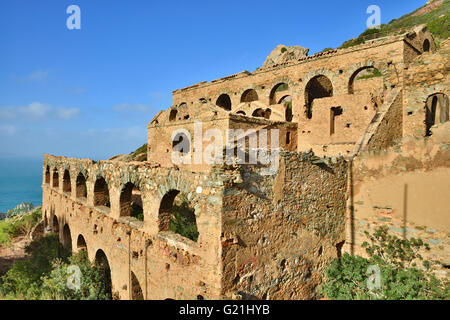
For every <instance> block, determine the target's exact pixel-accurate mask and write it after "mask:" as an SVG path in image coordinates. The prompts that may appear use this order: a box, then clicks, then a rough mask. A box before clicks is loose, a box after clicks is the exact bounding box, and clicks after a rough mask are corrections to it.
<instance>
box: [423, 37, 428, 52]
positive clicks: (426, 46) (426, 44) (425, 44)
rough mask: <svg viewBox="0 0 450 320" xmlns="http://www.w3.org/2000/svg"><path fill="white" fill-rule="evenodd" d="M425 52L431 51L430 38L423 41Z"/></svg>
mask: <svg viewBox="0 0 450 320" xmlns="http://www.w3.org/2000/svg"><path fill="white" fill-rule="evenodd" d="M423 52H430V40H428V39H425V41H424V42H423Z"/></svg>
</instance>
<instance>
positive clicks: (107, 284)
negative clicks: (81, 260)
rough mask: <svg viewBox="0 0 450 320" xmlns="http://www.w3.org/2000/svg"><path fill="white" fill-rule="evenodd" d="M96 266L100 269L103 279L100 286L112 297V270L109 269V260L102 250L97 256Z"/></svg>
mask: <svg viewBox="0 0 450 320" xmlns="http://www.w3.org/2000/svg"><path fill="white" fill-rule="evenodd" d="M95 265H96V266H97V267H98V268H99V269H100V275H101V279H102V280H103V281H100V282H99V284H100V285H101V286H102V289H103V290H102V291H103V292H106V293H107V294H108V295H109V296H110V297H111V296H112V283H111V268H110V267H109V262H108V258H107V257H106V254H105V252H103V250H102V249H99V250H98V251H97V253H96V254H95Z"/></svg>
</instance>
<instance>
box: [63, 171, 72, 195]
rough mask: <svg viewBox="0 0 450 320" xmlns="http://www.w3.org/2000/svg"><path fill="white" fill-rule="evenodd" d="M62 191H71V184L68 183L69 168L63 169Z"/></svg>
mask: <svg viewBox="0 0 450 320" xmlns="http://www.w3.org/2000/svg"><path fill="white" fill-rule="evenodd" d="M63 192H68V193H70V192H72V185H71V183H70V173H69V170H64V176H63Z"/></svg>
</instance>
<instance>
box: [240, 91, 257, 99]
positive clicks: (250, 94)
mask: <svg viewBox="0 0 450 320" xmlns="http://www.w3.org/2000/svg"><path fill="white" fill-rule="evenodd" d="M253 101H258V94H257V93H256V91H255V90H254V89H248V90H245V91H244V93H243V94H242V97H241V102H253Z"/></svg>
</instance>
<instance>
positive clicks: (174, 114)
mask: <svg viewBox="0 0 450 320" xmlns="http://www.w3.org/2000/svg"><path fill="white" fill-rule="evenodd" d="M177 113H178V111H177V110H176V109H172V110H170V114H169V121H175V120H177Z"/></svg>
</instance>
